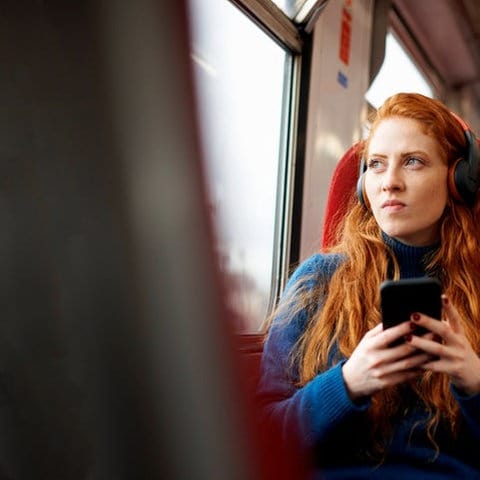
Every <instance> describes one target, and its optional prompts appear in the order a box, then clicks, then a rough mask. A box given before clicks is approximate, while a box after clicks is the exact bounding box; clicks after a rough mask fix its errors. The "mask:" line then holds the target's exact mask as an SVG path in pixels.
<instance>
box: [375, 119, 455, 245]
mask: <svg viewBox="0 0 480 480" xmlns="http://www.w3.org/2000/svg"><path fill="white" fill-rule="evenodd" d="M366 162H367V171H366V173H365V193H366V195H367V198H368V202H369V204H370V208H371V209H372V212H373V215H374V217H375V219H376V221H377V223H378V225H379V226H380V228H381V229H382V230H383V231H384V232H385V233H386V234H387V235H390V236H391V237H394V238H396V239H397V240H399V241H400V242H402V243H405V244H407V245H414V246H425V245H431V244H432V243H435V241H437V240H438V238H439V228H438V227H439V220H440V217H441V216H442V213H443V211H444V209H445V206H446V204H447V198H448V188H447V173H448V167H447V161H446V158H445V155H444V154H443V153H442V150H441V148H440V145H439V144H438V142H437V141H436V140H435V139H434V138H433V137H430V136H428V135H426V134H425V133H423V129H422V125H421V124H420V123H419V122H417V121H416V120H412V119H409V118H403V117H391V118H387V119H385V120H383V121H382V122H381V123H380V124H379V125H378V126H377V129H376V131H375V132H374V133H373V136H372V138H371V140H370V144H369V148H368V156H367V158H366Z"/></svg>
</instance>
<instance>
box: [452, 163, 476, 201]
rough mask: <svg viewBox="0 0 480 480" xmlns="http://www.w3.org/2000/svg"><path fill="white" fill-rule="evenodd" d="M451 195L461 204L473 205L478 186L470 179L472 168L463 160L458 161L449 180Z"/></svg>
mask: <svg viewBox="0 0 480 480" xmlns="http://www.w3.org/2000/svg"><path fill="white" fill-rule="evenodd" d="M448 183H449V185H448V186H449V188H450V193H451V194H452V196H453V198H454V199H455V200H457V201H459V202H465V203H467V204H468V205H472V204H473V201H474V199H475V192H476V185H475V184H474V183H475V182H474V181H473V184H472V179H471V178H470V166H469V164H468V162H467V161H466V160H464V159H463V158H460V159H458V160H457V161H456V162H455V165H454V166H453V168H452V169H451V171H450V173H449V178H448Z"/></svg>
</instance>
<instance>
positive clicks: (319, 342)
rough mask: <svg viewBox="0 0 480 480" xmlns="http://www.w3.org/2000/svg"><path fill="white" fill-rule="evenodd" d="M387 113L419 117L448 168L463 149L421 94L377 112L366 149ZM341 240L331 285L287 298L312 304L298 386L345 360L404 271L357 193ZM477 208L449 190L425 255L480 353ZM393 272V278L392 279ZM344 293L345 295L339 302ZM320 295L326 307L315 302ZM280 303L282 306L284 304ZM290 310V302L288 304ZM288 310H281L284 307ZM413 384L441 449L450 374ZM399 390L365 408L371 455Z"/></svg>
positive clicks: (451, 415)
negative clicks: (436, 240) (390, 282)
mask: <svg viewBox="0 0 480 480" xmlns="http://www.w3.org/2000/svg"><path fill="white" fill-rule="evenodd" d="M389 117H404V118H410V119H414V120H417V121H418V122H419V124H420V125H421V126H422V127H423V130H424V133H426V134H427V135H431V136H432V137H433V138H435V139H436V140H437V141H438V142H439V144H440V146H441V148H442V150H443V152H444V153H445V157H446V159H447V162H448V166H449V167H451V166H452V165H453V164H454V163H455V161H456V160H457V159H458V158H459V157H461V156H462V155H463V152H464V151H465V147H466V138H465V134H464V130H463V127H462V126H461V125H460V123H459V121H458V120H457V119H456V118H455V117H454V116H453V115H452V113H451V112H450V111H449V110H448V109H447V108H446V107H445V106H444V105H443V104H442V103H441V102H439V101H437V100H433V99H431V98H428V97H425V96H423V95H420V94H407V93H402V94H397V95H394V96H392V97H390V98H389V99H388V100H387V101H386V102H385V103H384V104H383V106H382V107H381V108H380V109H379V110H378V111H377V112H376V117H375V118H374V120H373V122H372V125H371V129H370V133H369V137H368V138H367V140H366V141H365V145H364V149H365V151H368V145H369V140H370V138H371V136H372V135H373V133H374V132H375V130H376V128H377V126H378V125H379V123H380V122H382V121H383V120H384V119H386V118H389ZM350 202H351V208H350V209H349V213H348V214H347V216H346V217H345V219H344V221H343V223H342V225H341V229H340V230H339V234H338V236H337V239H338V243H337V244H336V246H335V247H333V248H330V249H329V252H334V253H341V254H342V255H343V256H344V258H345V261H344V262H343V263H341V265H340V266H339V267H338V269H337V270H336V271H335V273H334V274H333V276H332V278H331V279H330V281H329V282H328V284H327V285H321V284H318V285H317V286H316V288H314V289H313V290H312V289H302V288H298V289H297V291H296V294H295V295H294V296H293V297H291V300H290V301H289V302H286V304H284V305H287V306H288V310H289V315H290V318H292V317H293V315H294V314H295V312H297V311H299V310H300V309H303V308H307V309H308V311H309V312H310V318H309V322H308V325H307V328H306V330H305V332H304V334H303V336H302V337H301V339H300V341H299V342H298V345H297V348H296V349H295V352H294V358H293V359H292V361H293V362H294V363H295V364H296V365H298V369H299V382H298V383H299V385H300V386H302V385H305V384H306V383H307V382H309V381H310V380H311V379H312V378H313V377H315V375H317V374H318V373H319V372H321V371H324V370H326V369H327V368H328V367H329V366H330V365H331V361H332V356H334V355H337V357H338V358H340V357H344V358H348V357H350V355H351V354H352V352H353V350H354V349H355V347H356V346H357V345H358V343H359V342H360V340H361V339H362V337H363V336H364V335H365V333H366V332H367V331H368V330H370V329H371V328H373V327H374V326H375V325H377V324H378V323H379V322H380V321H381V318H380V310H379V294H378V292H379V285H380V283H381V282H382V281H383V280H385V279H386V278H388V277H389V276H390V278H394V279H397V278H399V276H400V273H399V272H400V270H399V266H398V263H397V261H396V259H395V256H394V254H393V252H392V251H391V250H390V248H389V247H388V246H387V245H386V244H385V242H384V241H383V239H382V232H381V230H380V227H379V226H378V224H377V222H376V221H375V218H374V217H373V214H372V212H371V210H370V209H369V208H368V207H365V206H363V205H361V204H360V203H359V202H358V200H357V199H356V197H353V196H352V199H351V200H350ZM479 203H480V202H479V201H478V199H477V201H476V202H475V206H474V207H473V208H469V207H467V206H466V205H465V204H463V203H460V202H455V201H454V200H453V198H452V197H451V195H449V199H448V202H447V206H446V208H445V211H444V213H443V215H442V217H441V219H440V246H439V248H438V250H437V251H435V253H434V254H433V255H432V256H431V257H430V258H429V259H428V265H426V271H427V273H431V274H434V275H436V276H438V277H440V280H441V282H442V286H443V291H444V292H445V293H446V294H447V295H448V297H449V299H450V301H451V302H452V303H453V304H454V305H455V306H456V308H457V309H458V311H459V313H460V316H461V318H462V319H463V323H464V325H463V326H464V329H465V334H466V336H467V338H468V340H469V342H470V343H471V345H472V347H473V348H474V350H475V351H477V352H480V296H479V294H478V292H480V255H479V252H480V228H479V227H478V225H480V222H479V220H480V218H479V217H480V206H479ZM392 273H393V277H392ZM339 299H341V301H339ZM320 301H322V303H323V306H322V308H321V309H318V310H317V309H316V305H318V304H319V302H320ZM279 308H280V309H282V306H280V307H279ZM284 308H285V307H284ZM283 314H284V313H283ZM410 387H411V389H412V390H413V392H415V394H416V395H417V396H418V398H419V399H420V401H421V402H422V403H423V405H424V407H425V409H426V411H427V412H428V420H427V424H426V425H425V428H426V431H427V435H428V437H429V439H430V441H431V442H432V444H433V446H434V447H435V449H436V450H437V452H438V447H437V444H436V443H435V430H436V428H437V426H438V425H439V423H440V422H442V423H443V422H445V425H447V426H449V427H450V428H451V430H452V434H453V435H455V433H456V432H457V431H458V426H459V415H460V413H459V408H458V405H457V402H456V401H455V400H454V399H453V397H452V394H451V392H450V386H449V379H448V377H447V376H446V375H443V374H433V373H431V372H426V373H424V374H423V375H422V377H421V378H420V379H419V380H417V381H412V382H411V383H410ZM402 398H403V394H402V389H401V388H400V387H393V388H388V389H385V390H383V391H380V392H378V393H376V394H374V395H373V397H372V404H371V407H370V409H369V412H368V414H369V415H370V418H371V427H372V429H371V439H370V442H369V445H368V446H367V452H368V453H369V455H371V456H373V457H376V458H380V459H381V458H383V454H384V452H385V449H386V446H387V445H388V442H389V440H390V438H391V436H392V431H393V428H394V425H393V422H394V420H392V419H395V418H398V415H401V411H400V409H401V408H403V407H402Z"/></svg>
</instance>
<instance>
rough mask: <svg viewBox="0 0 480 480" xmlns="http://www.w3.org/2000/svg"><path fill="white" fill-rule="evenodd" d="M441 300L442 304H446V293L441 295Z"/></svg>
mask: <svg viewBox="0 0 480 480" xmlns="http://www.w3.org/2000/svg"><path fill="white" fill-rule="evenodd" d="M442 302H443V304H444V305H448V298H447V297H446V295H442Z"/></svg>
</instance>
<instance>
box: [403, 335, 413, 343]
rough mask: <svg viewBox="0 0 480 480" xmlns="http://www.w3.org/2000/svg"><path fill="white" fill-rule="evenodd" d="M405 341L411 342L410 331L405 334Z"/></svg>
mask: <svg viewBox="0 0 480 480" xmlns="http://www.w3.org/2000/svg"><path fill="white" fill-rule="evenodd" d="M404 338H405V341H406V342H411V341H412V334H411V333H408V334H407V335H405V337H404Z"/></svg>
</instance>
